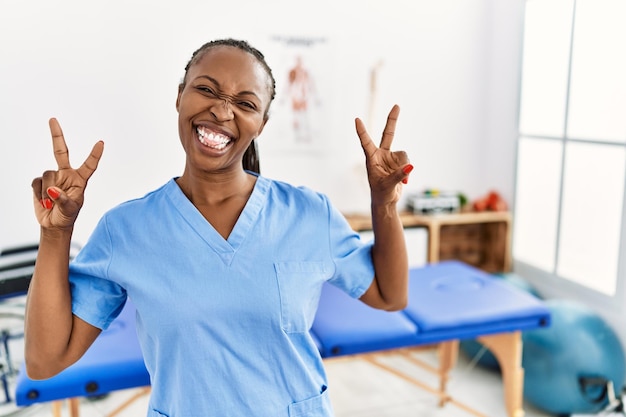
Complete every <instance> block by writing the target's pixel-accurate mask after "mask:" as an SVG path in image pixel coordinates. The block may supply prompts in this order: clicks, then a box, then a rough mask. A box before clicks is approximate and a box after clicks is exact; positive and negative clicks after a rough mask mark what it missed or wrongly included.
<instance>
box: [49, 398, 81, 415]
mask: <svg viewBox="0 0 626 417" xmlns="http://www.w3.org/2000/svg"><path fill="white" fill-rule="evenodd" d="M79 401H80V400H79V399H78V398H68V399H67V407H68V408H69V413H70V417H80V403H79ZM62 411H63V400H58V401H53V402H52V416H53V417H61V416H62V415H63V414H62Z"/></svg>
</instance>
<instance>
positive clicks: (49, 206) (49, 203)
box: [43, 198, 52, 210]
mask: <svg viewBox="0 0 626 417" xmlns="http://www.w3.org/2000/svg"><path fill="white" fill-rule="evenodd" d="M43 206H44V207H45V208H46V209H48V210H50V209H52V200H50V199H49V198H44V199H43Z"/></svg>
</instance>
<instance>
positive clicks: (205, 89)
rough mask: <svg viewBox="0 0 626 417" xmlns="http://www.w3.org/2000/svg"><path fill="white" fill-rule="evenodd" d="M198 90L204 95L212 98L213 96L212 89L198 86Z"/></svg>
mask: <svg viewBox="0 0 626 417" xmlns="http://www.w3.org/2000/svg"><path fill="white" fill-rule="evenodd" d="M198 90H200V91H202V92H204V93H207V94H210V95H212V96H214V95H215V91H213V89H212V88H211V87H205V86H200V87H198Z"/></svg>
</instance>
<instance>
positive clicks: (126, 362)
mask: <svg viewBox="0 0 626 417" xmlns="http://www.w3.org/2000/svg"><path fill="white" fill-rule="evenodd" d="M549 322H550V313H549V310H548V309H547V308H546V307H545V306H544V305H543V303H542V302H541V301H540V300H538V299H537V298H535V297H534V296H532V295H531V294H528V293H526V292H524V291H522V290H520V289H517V288H515V287H513V286H511V285H508V284H506V283H505V282H502V281H501V280H499V279H497V278H493V277H492V276H490V275H488V274H486V273H484V272H482V271H480V270H478V269H476V268H473V267H470V266H468V265H466V264H464V263H461V262H457V261H445V262H440V263H436V264H429V265H427V266H425V267H421V268H415V269H412V270H411V271H410V281H409V305H408V307H407V308H406V309H404V310H403V311H400V312H385V311H381V310H376V309H373V308H370V307H368V306H366V305H365V304H363V303H361V302H360V301H358V300H354V299H352V298H350V297H349V296H347V295H346V294H345V293H343V292H342V291H340V290H338V289H337V288H335V287H333V286H332V285H330V284H325V285H324V288H323V290H322V296H321V299H320V304H319V309H318V312H317V315H316V318H315V321H314V323H313V327H312V329H311V335H312V336H313V338H314V340H315V341H316V342H317V345H318V347H319V349H320V352H321V354H322V357H323V358H325V360H331V358H335V357H344V358H347V357H352V356H358V357H359V358H365V359H367V360H368V362H370V363H372V364H374V365H376V366H378V367H381V368H383V369H386V370H388V371H390V372H393V373H394V374H396V375H398V376H399V377H401V378H404V379H405V380H407V381H410V382H412V383H414V384H416V385H418V386H420V387H422V388H424V389H427V390H429V391H431V392H433V393H435V394H437V395H438V396H439V404H440V405H441V406H443V405H444V404H446V403H453V404H455V405H457V406H459V407H461V408H463V409H465V410H466V411H468V412H470V413H472V414H475V415H479V416H480V415H482V414H480V413H479V412H477V411H475V410H473V409H472V408H470V407H469V406H466V405H464V404H461V403H459V402H457V401H455V400H454V399H453V398H452V397H451V396H449V395H448V394H447V393H446V383H447V380H448V373H449V371H450V370H451V369H452V367H453V366H454V365H455V363H456V359H457V356H458V345H459V340H461V339H465V338H476V339H477V340H479V341H480V342H481V343H483V344H484V345H485V346H486V347H487V348H489V349H490V350H491V352H492V353H493V354H494V356H495V357H496V358H497V359H498V361H499V364H500V369H501V372H502V377H503V384H504V397H505V398H504V400H505V404H506V409H507V414H508V416H509V417H522V416H523V415H524V411H523V409H522V393H523V370H522V367H521V357H522V343H521V331H523V330H526V329H533V328H537V327H541V326H548V325H549ZM423 346H436V347H437V349H438V350H439V352H438V353H439V368H438V369H436V370H434V371H435V372H436V373H438V375H439V387H438V388H437V389H435V388H432V387H430V386H428V385H426V384H423V383H421V382H420V381H416V380H414V379H413V378H410V377H409V376H407V375H406V374H404V373H402V372H400V371H398V370H395V369H393V368H391V367H389V366H387V365H385V364H384V363H383V362H380V361H378V360H377V359H376V358H377V356H378V355H382V354H388V353H400V354H403V355H405V357H406V358H407V359H409V360H412V361H414V362H416V363H417V364H418V365H419V361H417V360H416V359H415V358H414V356H413V355H411V352H412V349H415V348H417V347H423ZM149 384H150V380H149V376H148V373H147V371H146V369H145V366H144V363H143V358H142V355H141V351H140V349H139V345H138V342H137V337H136V334H135V328H134V307H133V306H132V304H131V303H130V302H129V303H128V304H127V306H126V307H125V308H124V310H123V312H122V313H121V314H120V316H119V317H118V318H117V319H116V321H115V322H114V323H113V324H112V325H111V327H110V328H109V329H108V330H106V331H104V332H102V334H101V335H100V336H99V337H98V339H96V342H94V345H93V346H92V347H90V348H89V350H88V351H87V353H86V354H85V356H84V357H83V358H81V359H80V360H79V361H78V362H77V363H76V364H74V365H72V366H71V367H70V368H68V369H66V370H65V371H63V372H62V373H60V374H59V375H57V376H55V377H53V378H50V379H48V380H45V381H32V380H30V379H28V378H27V377H26V376H25V372H24V369H23V368H22V369H21V371H20V374H19V376H18V382H17V390H16V402H17V404H18V405H29V404H34V403H38V402H44V401H54V402H55V403H54V404H55V408H54V410H55V411H54V413H55V414H54V415H55V417H56V416H59V417H60V415H61V411H60V406H59V405H58V404H59V401H60V400H63V399H70V415H71V416H72V417H78V415H79V414H78V413H79V411H78V402H77V398H78V397H84V396H89V395H100V394H104V393H107V392H110V391H114V390H119V389H126V388H132V387H144V386H148V385H149ZM115 413H117V411H116V412H115ZM112 415H113V414H110V416H112Z"/></svg>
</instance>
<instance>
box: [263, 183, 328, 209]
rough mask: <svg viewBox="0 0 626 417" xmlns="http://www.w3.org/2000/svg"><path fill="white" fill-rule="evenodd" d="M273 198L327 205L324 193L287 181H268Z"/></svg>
mask: <svg viewBox="0 0 626 417" xmlns="http://www.w3.org/2000/svg"><path fill="white" fill-rule="evenodd" d="M260 178H263V179H264V180H265V181H267V182H268V183H269V189H270V190H271V191H272V192H271V194H270V195H271V197H272V198H273V199H279V200H283V201H285V202H290V203H297V202H301V203H307V204H315V203H318V204H324V205H325V204H326V200H327V197H326V195H325V194H324V193H322V192H320V191H317V190H314V189H312V188H310V187H308V186H306V185H296V184H293V183H290V182H287V181H282V180H276V179H268V178H264V177H260Z"/></svg>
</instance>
